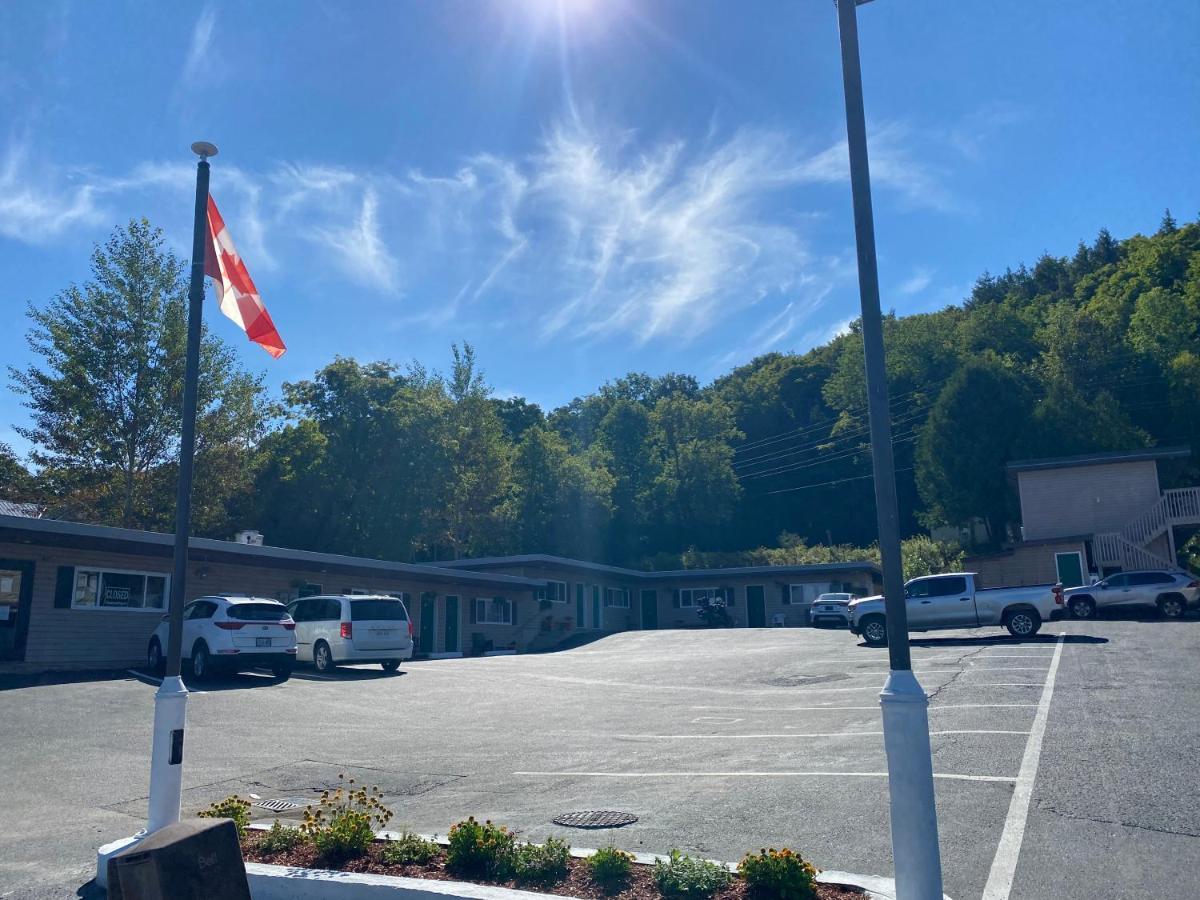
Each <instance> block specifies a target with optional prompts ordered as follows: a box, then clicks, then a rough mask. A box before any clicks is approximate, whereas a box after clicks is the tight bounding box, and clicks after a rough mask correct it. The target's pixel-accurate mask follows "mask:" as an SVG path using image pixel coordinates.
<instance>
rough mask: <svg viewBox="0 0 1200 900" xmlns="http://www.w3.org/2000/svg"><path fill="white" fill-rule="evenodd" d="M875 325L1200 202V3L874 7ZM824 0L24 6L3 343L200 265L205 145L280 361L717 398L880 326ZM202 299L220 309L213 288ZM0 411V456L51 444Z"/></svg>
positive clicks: (1, 46) (7, 393) (870, 13)
mask: <svg viewBox="0 0 1200 900" xmlns="http://www.w3.org/2000/svg"><path fill="white" fill-rule="evenodd" d="M859 22H860V32H861V36H862V52H863V60H864V79H865V90H866V98H867V116H868V122H869V130H870V134H871V153H872V175H873V184H874V191H875V209H876V227H877V235H878V242H879V254H880V278H881V284H882V288H883V303H884V306H885V308H887V307H890V308H894V309H896V310H897V311H898V312H901V313H906V312H916V311H921V310H929V309H937V308H940V307H941V306H944V305H946V304H947V303H952V302H958V301H960V300H961V299H962V298H963V296H964V295H965V294H966V292H967V291H968V290H969V287H970V285H971V283H972V282H973V281H974V279H975V277H976V276H977V275H978V274H979V273H980V272H982V271H984V270H992V271H997V270H1003V268H1004V267H1005V266H1007V265H1010V264H1016V263H1018V262H1020V261H1022V260H1024V261H1029V262H1032V261H1033V260H1034V259H1036V257H1037V256H1038V255H1040V254H1041V253H1042V252H1043V251H1049V252H1051V253H1056V254H1064V253H1070V252H1072V251H1073V249H1074V246H1075V243H1076V241H1077V240H1078V239H1079V238H1081V237H1082V238H1086V239H1089V240H1090V239H1091V238H1092V237H1094V235H1095V233H1096V232H1097V231H1098V229H1099V228H1101V227H1102V226H1107V227H1108V228H1109V229H1110V230H1111V231H1112V232H1113V233H1114V234H1115V235H1117V236H1122V237H1123V236H1126V235H1128V234H1130V233H1133V232H1136V231H1142V232H1149V231H1153V230H1154V229H1155V228H1156V227H1157V224H1158V221H1159V218H1160V216H1161V213H1162V210H1163V208H1164V207H1167V206H1169V207H1170V208H1171V209H1172V210H1173V211H1174V212H1175V213H1176V215H1177V216H1178V217H1180V218H1188V219H1190V218H1193V217H1194V216H1195V215H1196V211H1197V210H1200V177H1198V176H1197V166H1196V161H1195V155H1194V154H1195V148H1196V147H1197V146H1200V90H1198V88H1200V63H1198V62H1197V57H1196V54H1195V47H1196V46H1197V41H1198V40H1200V4H1197V3H1195V2H1194V0H1167V2H1159V3H1153V4H1131V3H1128V2H1116V0H1087V2H1083V0H1063V2H1057V3H1034V2H1027V3H996V2H995V0H956V2H953V3H946V2H941V3H913V2H902V0H876V2H874V3H871V4H869V5H867V6H864V7H861V8H860V10H859ZM842 117H843V109H842V93H841V82H840V68H839V58H838V42H837V29H836V12H835V10H834V8H833V5H832V3H830V2H828V0H790V2H786V3H775V2H766V0H760V2H753V3H728V2H715V0H657V2H633V0H561V2H559V0H472V2H459V0H443V2H432V0H430V2H420V3H416V2H410V3H400V2H380V3H368V2H356V3H353V4H351V3H343V4H337V3H333V2H310V3H292V2H262V3H255V4H233V3H228V4H227V3H220V2H211V3H193V4H181V3H171V4H162V3H152V2H129V3H118V2H115V0H114V2H111V3H104V4H97V3H84V2H77V3H67V2H52V0H47V2H43V3H36V4H35V3H10V4H4V5H3V6H0V270H2V271H3V272H4V276H5V277H4V278H3V280H2V283H3V288H2V289H0V292H2V293H0V328H3V331H4V333H5V334H6V335H7V340H6V341H5V352H4V354H3V355H4V357H5V361H6V362H8V363H10V364H15V365H18V366H19V365H22V364H24V363H27V362H28V360H29V355H28V352H27V350H26V348H25V346H24V343H23V341H22V340H21V335H22V334H23V332H24V331H25V329H26V320H25V317H24V309H25V304H26V303H27V302H28V301H33V302H35V303H42V302H45V301H46V300H48V299H49V298H51V297H52V296H53V295H54V294H55V293H57V292H58V291H59V290H61V289H62V288H64V287H65V286H67V285H68V284H70V283H71V282H78V281H82V280H84V279H86V277H87V274H88V271H87V265H88V254H89V252H90V250H91V247H92V245H93V244H94V243H95V242H97V241H101V240H103V239H104V238H105V237H106V236H107V235H108V234H109V232H110V231H111V230H112V228H113V227H114V226H115V225H117V224H119V223H122V222H124V221H126V220H128V219H129V218H130V217H133V216H142V215H145V216H147V217H149V218H150V219H151V220H152V221H153V222H154V223H155V224H157V225H159V226H161V227H162V228H163V230H164V231H165V233H166V235H167V237H168V240H169V241H170V243H171V244H172V245H173V246H174V247H175V248H176V250H177V252H179V254H180V255H181V256H186V254H187V248H188V247H189V246H190V234H189V232H190V215H191V196H190V195H191V191H192V190H193V187H192V183H193V182H192V179H193V171H194V165H193V158H192V157H191V156H190V154H189V153H188V150H187V148H188V145H189V144H190V142H191V141H193V140H195V139H198V138H203V139H207V140H211V141H213V142H215V143H216V144H218V146H219V147H220V148H221V154H220V156H219V157H218V158H217V159H216V160H215V161H214V163H213V175H212V192H213V196H214V197H215V198H216V200H217V202H218V204H219V205H220V206H221V209H222V212H223V214H224V217H225V220H226V223H227V225H228V227H229V229H230V231H231V233H232V235H233V239H234V241H235V242H236V243H237V245H238V248H239V250H240V251H241V253H242V256H243V258H244V259H245V260H246V262H247V265H248V267H249V269H250V272H251V274H252V275H253V276H254V278H255V280H256V282H257V284H258V287H259V289H260V291H261V293H262V295H263V298H264V300H265V302H266V304H267V306H268V308H269V309H270V311H271V313H272V315H273V317H274V319H275V322H276V324H277V325H278V327H279V330H280V332H281V333H282V334H283V337H284V340H285V341H286V342H287V344H288V347H289V350H288V353H287V354H286V355H285V356H284V357H283V358H282V359H280V360H279V361H278V362H272V361H271V360H270V359H269V358H268V357H267V356H266V354H265V353H263V352H262V351H261V350H259V349H258V348H255V347H252V346H250V345H247V344H246V343H245V342H244V339H243V338H242V337H241V335H240V334H239V333H237V332H236V330H235V329H234V327H233V326H232V325H231V324H230V323H228V322H227V321H225V320H224V319H221V318H220V317H219V316H218V314H217V310H216V307H215V305H214V304H212V303H211V301H210V303H209V305H208V307H207V309H206V316H207V317H208V319H209V320H210V322H212V323H213V324H214V327H215V328H216V330H217V331H218V332H219V333H221V334H222V335H223V336H225V337H226V338H227V339H228V340H230V341H231V342H232V343H234V344H235V345H236V346H237V347H238V348H239V350H241V352H242V354H243V358H244V360H245V362H246V364H247V365H248V366H250V367H252V368H253V369H255V370H261V371H265V372H266V373H267V378H268V382H269V384H270V385H272V387H273V388H274V387H277V386H278V384H279V383H280V382H282V381H287V380H295V379H299V378H304V377H308V376H310V375H311V374H312V373H313V372H314V371H315V370H316V369H317V368H318V367H319V366H321V365H322V364H324V363H325V362H327V361H329V360H330V359H332V358H333V357H334V356H335V355H337V354H341V355H349V356H355V357H358V358H360V359H375V358H390V359H395V360H408V359H413V358H415V359H418V360H420V361H421V362H422V363H424V364H426V365H427V366H430V367H433V368H444V367H445V366H446V365H447V362H448V358H449V345H450V344H451V343H452V342H454V341H464V340H465V341H470V342H471V343H473V344H475V345H476V347H477V349H478V353H479V357H480V359H481V362H482V365H483V368H484V369H485V371H486V373H487V375H488V377H489V379H490V381H491V383H492V384H493V385H494V386H495V388H496V390H497V392H498V393H501V394H517V395H522V396H526V397H529V398H530V399H532V400H535V401H537V402H539V403H541V404H543V405H544V406H547V407H552V406H554V405H557V404H560V403H562V402H565V401H566V400H569V399H570V398H571V397H572V396H575V395H576V394H578V393H583V392H587V391H590V390H592V389H594V388H595V387H596V386H597V385H599V384H600V383H602V382H603V381H606V380H608V379H611V378H614V377H616V376H618V375H620V374H623V373H625V372H627V371H630V370H644V371H650V372H652V373H661V372H665V371H687V372H692V373H694V374H696V375H698V376H699V377H700V378H701V379H702V380H706V381H707V380H709V379H711V378H712V377H714V376H716V375H718V374H720V373H722V372H723V371H726V370H727V369H728V368H730V367H731V366H733V365H736V364H739V363H742V362H745V361H747V360H749V359H751V358H752V357H754V356H755V355H758V354H760V353H763V352H766V351H770V350H796V351H803V350H806V349H808V348H809V347H811V346H813V345H814V344H819V343H822V342H823V341H825V340H827V339H828V338H829V337H830V336H831V335H832V334H835V333H836V332H837V331H838V330H839V329H840V328H842V327H844V325H845V323H846V322H847V321H848V320H849V319H851V318H852V317H854V316H855V314H856V309H857V303H858V298H857V292H856V283H855V273H854V266H853V258H854V257H853V232H852V222H851V217H850V198H849V186H848V181H847V163H846V156H845V147H844V143H843V141H844V123H843V118H842ZM210 297H211V294H210ZM24 418H25V413H24V411H23V410H22V408H21V406H20V398H19V397H17V396H15V395H14V394H13V393H12V391H11V390H10V389H9V388H8V387H7V386H6V388H5V390H3V391H0V440H8V441H10V442H12V443H14V445H16V446H18V447H23V446H24V442H23V441H21V440H20V439H17V438H16V437H15V435H14V434H13V433H12V432H11V425H12V424H14V423H20V422H22V421H24Z"/></svg>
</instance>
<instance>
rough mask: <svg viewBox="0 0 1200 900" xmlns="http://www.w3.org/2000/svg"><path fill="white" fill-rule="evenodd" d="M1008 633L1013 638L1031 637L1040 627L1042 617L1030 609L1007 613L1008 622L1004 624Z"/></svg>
mask: <svg viewBox="0 0 1200 900" xmlns="http://www.w3.org/2000/svg"><path fill="white" fill-rule="evenodd" d="M1004 625H1005V627H1006V628H1008V633H1009V634H1011V635H1012V636H1013V637H1015V638H1027V637H1033V636H1034V635H1035V634H1037V633H1038V629H1039V628H1041V627H1042V617H1041V616H1039V615H1038V614H1037V612H1036V611H1035V610H1032V609H1018V610H1017V611H1016V612H1014V613H1009V616H1008V621H1007V622H1005V623H1004Z"/></svg>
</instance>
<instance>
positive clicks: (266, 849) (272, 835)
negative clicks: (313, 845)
mask: <svg viewBox="0 0 1200 900" xmlns="http://www.w3.org/2000/svg"><path fill="white" fill-rule="evenodd" d="M307 840H308V838H307V837H306V836H305V834H304V832H303V831H301V830H300V829H299V828H292V827H291V826H290V825H281V824H280V823H279V820H278V819H276V820H275V823H274V824H273V825H272V826H271V830H270V831H268V832H267V833H266V834H264V835H263V836H262V837H261V838H260V839H259V841H258V849H259V850H261V851H262V852H263V853H281V852H283V851H284V850H294V849H295V848H296V847H299V846H300V845H301V844H303V843H304V842H305V841H307Z"/></svg>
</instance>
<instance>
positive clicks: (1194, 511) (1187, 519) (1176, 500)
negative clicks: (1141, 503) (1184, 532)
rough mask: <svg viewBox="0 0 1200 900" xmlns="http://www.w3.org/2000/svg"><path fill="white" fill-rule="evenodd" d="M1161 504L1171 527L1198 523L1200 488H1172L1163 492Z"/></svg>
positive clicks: (1199, 515) (1199, 520)
mask: <svg viewBox="0 0 1200 900" xmlns="http://www.w3.org/2000/svg"><path fill="white" fill-rule="evenodd" d="M1162 504H1163V506H1164V508H1165V512H1166V517H1167V519H1168V520H1169V521H1170V523H1171V524H1172V525H1195V524H1197V523H1200V487H1188V488H1172V489H1171V490H1169V491H1163V495H1162Z"/></svg>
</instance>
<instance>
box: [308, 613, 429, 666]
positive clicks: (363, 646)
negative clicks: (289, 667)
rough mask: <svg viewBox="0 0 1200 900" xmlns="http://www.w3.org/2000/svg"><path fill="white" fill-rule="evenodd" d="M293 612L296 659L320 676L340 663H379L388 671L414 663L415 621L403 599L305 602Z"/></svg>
mask: <svg viewBox="0 0 1200 900" xmlns="http://www.w3.org/2000/svg"><path fill="white" fill-rule="evenodd" d="M288 610H289V611H290V612H291V614H292V618H293V619H295V620H296V659H297V661H299V662H311V663H312V664H313V665H315V666H316V667H317V671H318V672H326V673H328V672H332V671H333V669H334V667H335V666H337V665H338V664H339V663H380V664H382V665H383V668H384V671H385V672H395V671H396V669H398V668H400V663H401V662H402V661H403V660H406V659H412V655H413V627H412V620H411V619H410V618H409V617H408V609H407V608H406V607H405V605H404V601H403V600H401V599H400V598H399V597H392V596H389V595H386V594H379V595H376V594H336V595H322V596H318V597H301V598H300V599H299V600H293V601H292V602H291V603H290V604H288Z"/></svg>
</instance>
